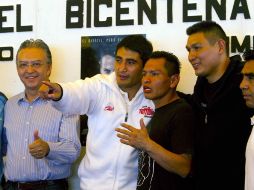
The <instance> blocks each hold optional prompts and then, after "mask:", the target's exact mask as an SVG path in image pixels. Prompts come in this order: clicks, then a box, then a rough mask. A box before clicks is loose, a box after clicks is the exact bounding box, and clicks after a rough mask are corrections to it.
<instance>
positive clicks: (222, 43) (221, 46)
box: [217, 39, 227, 53]
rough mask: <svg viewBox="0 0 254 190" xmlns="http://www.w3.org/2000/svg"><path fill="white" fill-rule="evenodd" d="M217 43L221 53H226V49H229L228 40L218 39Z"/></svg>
mask: <svg viewBox="0 0 254 190" xmlns="http://www.w3.org/2000/svg"><path fill="white" fill-rule="evenodd" d="M217 44H218V48H219V52H220V53H224V52H225V51H227V48H226V42H225V41H224V40H222V39H220V40H218V41H217Z"/></svg>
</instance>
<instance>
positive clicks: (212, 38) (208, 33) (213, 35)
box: [186, 21, 228, 54]
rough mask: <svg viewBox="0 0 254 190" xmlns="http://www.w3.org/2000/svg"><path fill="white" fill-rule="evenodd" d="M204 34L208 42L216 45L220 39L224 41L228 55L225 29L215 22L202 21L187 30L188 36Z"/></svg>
mask: <svg viewBox="0 0 254 190" xmlns="http://www.w3.org/2000/svg"><path fill="white" fill-rule="evenodd" d="M198 32H202V33H204V35H205V37H206V38H207V40H208V41H209V42H210V43H211V44H214V43H215V42H216V41H218V40H219V39H223V40H224V41H225V43H226V52H227V54H228V39H227V35H226V33H225V31H224V30H223V28H222V27H221V26H220V25H219V24H218V23H216V22H214V21H201V22H198V23H195V24H193V25H192V26H190V27H189V28H187V29H186V33H187V35H188V36H190V35H192V34H195V33H198Z"/></svg>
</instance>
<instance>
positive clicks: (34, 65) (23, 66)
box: [18, 62, 44, 70]
mask: <svg viewBox="0 0 254 190" xmlns="http://www.w3.org/2000/svg"><path fill="white" fill-rule="evenodd" d="M42 65H44V64H43V63H40V62H33V63H18V68H20V69H24V70H25V69H28V67H29V66H31V67H32V68H33V69H39V68H41V67H42Z"/></svg>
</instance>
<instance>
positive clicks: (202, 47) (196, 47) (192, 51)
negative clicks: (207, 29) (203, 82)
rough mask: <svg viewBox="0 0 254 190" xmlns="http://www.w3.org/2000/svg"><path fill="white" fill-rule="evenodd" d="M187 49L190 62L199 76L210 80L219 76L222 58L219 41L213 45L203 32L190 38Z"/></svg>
mask: <svg viewBox="0 0 254 190" xmlns="http://www.w3.org/2000/svg"><path fill="white" fill-rule="evenodd" d="M186 49H187V51H188V52H189V55H188V59H189V62H190V63H191V65H192V67H193V69H194V71H195V74H196V75H197V76H202V77H206V78H207V79H209V78H213V77H214V76H216V75H217V73H218V69H219V64H220V57H221V56H220V55H221V46H220V42H219V41H217V42H215V43H214V44H212V43H210V42H209V41H208V39H207V38H206V37H205V35H204V33H203V32H198V33H194V34H191V35H190V36H189V38H188V41H187V45H186Z"/></svg>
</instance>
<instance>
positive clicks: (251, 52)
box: [242, 49, 254, 62]
mask: <svg viewBox="0 0 254 190" xmlns="http://www.w3.org/2000/svg"><path fill="white" fill-rule="evenodd" d="M242 57H243V60H244V61H245V62H246V61H250V60H254V49H247V50H246V51H245V52H244V53H243V56H242Z"/></svg>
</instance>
